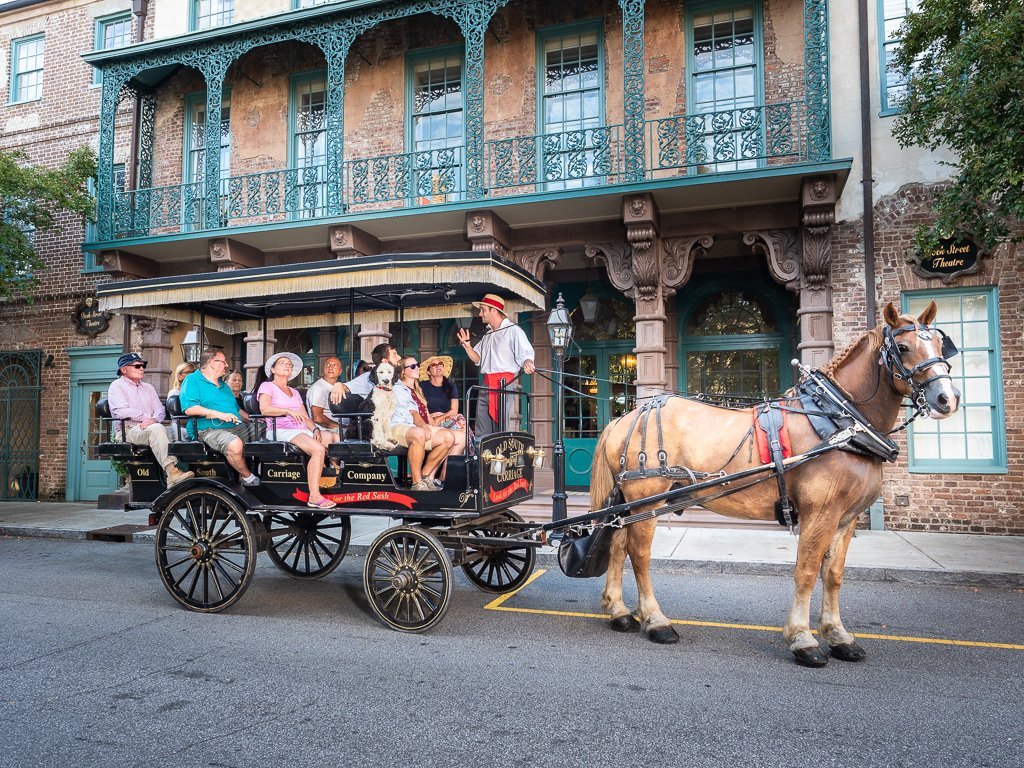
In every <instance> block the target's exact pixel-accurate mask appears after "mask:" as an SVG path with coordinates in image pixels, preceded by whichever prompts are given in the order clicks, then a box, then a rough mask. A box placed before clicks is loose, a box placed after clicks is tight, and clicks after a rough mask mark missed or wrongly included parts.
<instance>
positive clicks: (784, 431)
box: [753, 405, 793, 464]
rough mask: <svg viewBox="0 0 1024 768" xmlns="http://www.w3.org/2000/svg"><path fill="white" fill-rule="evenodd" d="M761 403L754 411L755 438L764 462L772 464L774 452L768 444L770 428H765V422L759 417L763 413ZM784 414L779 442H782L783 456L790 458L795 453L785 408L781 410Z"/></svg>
mask: <svg viewBox="0 0 1024 768" xmlns="http://www.w3.org/2000/svg"><path fill="white" fill-rule="evenodd" d="M761 408H762V406H760V405H755V406H754V408H753V412H754V439H756V440H757V452H758V454H759V455H760V457H761V463H762V464H770V463H771V462H772V452H771V448H770V447H769V445H768V430H766V429H765V427H764V424H762V423H761V420H760V419H759V418H758V417H759V416H760V415H761ZM779 413H781V414H782V426H781V427H780V428H779V443H781V444H782V458H784V459H788V458H789V457H790V456H792V455H793V446H792V445H790V442H789V427H788V426H787V424H786V421H787V416H786V412H785V411H784V410H779Z"/></svg>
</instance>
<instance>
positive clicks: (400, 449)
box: [327, 440, 409, 462]
mask: <svg viewBox="0 0 1024 768" xmlns="http://www.w3.org/2000/svg"><path fill="white" fill-rule="evenodd" d="M408 452H409V451H408V449H407V448H406V447H405V446H403V445H399V446H397V447H396V448H395V449H394V450H393V451H381V450H378V449H377V448H374V447H373V445H371V443H370V441H369V440H342V441H341V442H340V443H331V444H330V445H328V446H327V457H328V458H330V459H341V460H342V461H349V462H355V461H367V460H371V459H376V458H378V457H380V456H405V455H406V454H408Z"/></svg>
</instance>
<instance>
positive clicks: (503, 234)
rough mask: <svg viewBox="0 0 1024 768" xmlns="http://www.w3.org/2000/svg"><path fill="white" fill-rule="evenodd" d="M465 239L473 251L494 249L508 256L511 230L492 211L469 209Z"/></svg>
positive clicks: (505, 256) (500, 254) (503, 256)
mask: <svg viewBox="0 0 1024 768" xmlns="http://www.w3.org/2000/svg"><path fill="white" fill-rule="evenodd" d="M466 239H467V240H469V242H470V243H472V248H473V250H474V251H494V252H495V253H496V254H498V255H499V256H501V257H502V258H503V259H504V258H508V255H509V250H510V244H511V243H512V230H511V228H510V227H509V226H508V224H506V223H505V220H504V219H502V218H501V217H500V216H498V215H497V214H496V213H494V211H471V212H469V213H467V214H466Z"/></svg>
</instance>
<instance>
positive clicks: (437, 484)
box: [430, 477, 444, 491]
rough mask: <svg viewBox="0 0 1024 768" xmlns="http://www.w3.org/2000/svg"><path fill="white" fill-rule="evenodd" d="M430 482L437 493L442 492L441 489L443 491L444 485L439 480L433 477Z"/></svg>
mask: <svg viewBox="0 0 1024 768" xmlns="http://www.w3.org/2000/svg"><path fill="white" fill-rule="evenodd" d="M430 482H432V483H433V484H434V487H435V488H437V490H439V491H440V490H443V489H444V483H442V482H441V480H440V479H438V478H436V477H435V478H434V479H433V480H431V481H430Z"/></svg>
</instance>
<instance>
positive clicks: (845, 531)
mask: <svg viewBox="0 0 1024 768" xmlns="http://www.w3.org/2000/svg"><path fill="white" fill-rule="evenodd" d="M856 527H857V518H856V517H855V518H853V519H852V520H851V521H850V522H849V523H848V524H847V525H846V527H845V528H840V529H839V530H838V531H836V533H835V536H833V537H832V545H831V546H830V547H829V550H828V555H827V556H826V558H825V560H824V562H822V564H821V583H822V595H821V620H820V621H819V622H818V635H819V637H821V638H823V639H824V640H825V642H826V643H828V647H829V649H830V651H831V653H832V658H834V659H839V660H840V661H863V660H864V658H865V657H867V653H866V652H865V651H864V649H863V648H861V647H860V645H858V644H857V641H856V640H855V639H854V637H853V635H851V634H850V633H849V632H847V631H846V627H844V626H843V621H842V619H840V618H839V589H840V587H842V586H843V571H844V569H845V567H846V551H847V549H848V548H849V546H850V539H852V538H853V531H854V529H855V528H856Z"/></svg>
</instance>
